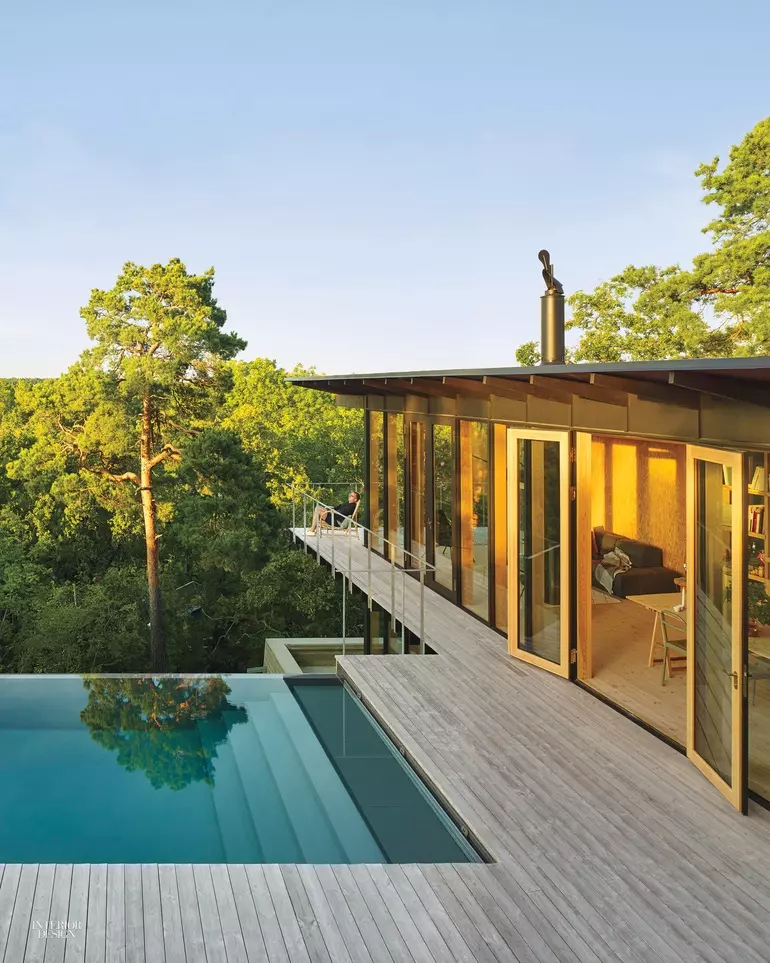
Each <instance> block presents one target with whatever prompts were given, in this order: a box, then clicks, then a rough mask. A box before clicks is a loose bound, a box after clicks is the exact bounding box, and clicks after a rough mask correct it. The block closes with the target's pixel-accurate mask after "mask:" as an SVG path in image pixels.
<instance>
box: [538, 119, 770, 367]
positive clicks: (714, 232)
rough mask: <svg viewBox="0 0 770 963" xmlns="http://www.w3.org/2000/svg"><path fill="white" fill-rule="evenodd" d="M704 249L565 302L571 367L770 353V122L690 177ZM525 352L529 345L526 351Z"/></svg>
mask: <svg viewBox="0 0 770 963" xmlns="http://www.w3.org/2000/svg"><path fill="white" fill-rule="evenodd" d="M695 173H696V176H697V177H698V178H700V182H701V186H702V188H703V191H704V194H703V201H704V203H706V204H709V205H714V207H715V208H717V209H718V213H717V216H716V217H715V218H714V219H713V220H712V221H711V222H710V223H709V224H707V225H706V227H705V228H704V229H703V230H704V233H705V234H707V235H708V236H709V237H710V240H711V244H712V246H711V248H710V250H708V251H706V252H704V253H703V254H699V255H698V256H697V257H696V258H695V259H694V261H693V264H692V266H691V267H690V268H687V269H683V268H681V267H680V266H679V265H672V266H668V267H663V268H661V267H654V266H646V267H634V266H629V267H627V268H626V269H625V270H624V271H622V272H621V273H620V274H617V275H616V276H615V277H613V278H611V279H610V280H609V281H605V282H604V283H602V284H600V285H599V286H598V287H597V288H595V289H594V290H593V291H591V292H588V293H586V292H583V291H578V292H576V293H575V294H573V295H572V297H571V298H570V299H569V304H570V305H571V307H572V319H571V321H570V322H569V323H568V325H567V327H568V328H572V329H576V330H578V331H580V332H581V336H580V340H579V341H578V344H577V346H576V348H575V349H574V351H573V352H572V354H571V360H574V361H622V360H629V361H637V360H639V361H643V360H655V359H664V358H679V357H730V356H733V355H762V354H768V353H770V117H768V118H766V119H765V120H762V121H760V123H758V124H757V126H756V127H755V128H754V129H753V130H751V131H749V133H748V134H747V135H746V137H745V138H744V139H743V141H742V142H741V143H740V144H738V145H737V146H735V147H733V148H732V149H731V151H730V157H729V160H728V162H727V164H726V165H725V166H724V167H722V168H720V160H719V158H718V157H715V158H714V160H713V161H711V163H708V164H702V165H701V166H700V167H699V168H698V170H697V171H696V172H695ZM524 347H525V348H526V349H527V350H530V349H531V345H530V346H524Z"/></svg>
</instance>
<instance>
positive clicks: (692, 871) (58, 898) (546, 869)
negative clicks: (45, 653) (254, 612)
mask: <svg viewBox="0 0 770 963" xmlns="http://www.w3.org/2000/svg"><path fill="white" fill-rule="evenodd" d="M333 538H339V536H329V537H328V538H327V539H325V540H322V551H323V552H324V553H326V552H327V551H329V550H330V546H329V542H330V541H331V539H333ZM340 541H341V538H340ZM327 546H328V547H327ZM337 548H338V549H339V544H338V545H337ZM353 548H354V549H355V551H356V553H357V554H358V557H359V559H360V560H362V561H363V563H364V564H363V565H360V566H359V564H358V563H356V565H355V567H361V568H363V569H365V568H366V559H365V552H364V550H363V547H362V546H361V545H360V544H359V543H356V544H355V545H354V546H353ZM376 568H377V572H376V575H375V577H374V579H373V581H374V583H375V597H378V598H379V599H380V601H381V602H382V604H383V605H388V600H389V599H390V578H389V572H388V567H387V565H386V563H385V562H382V561H378V562H377V564H376ZM355 578H356V579H359V578H360V579H361V581H362V584H363V583H364V582H365V581H366V580H367V579H368V576H367V575H366V574H365V573H364V574H363V575H362V576H355ZM408 587H409V589H410V591H409V592H408V593H407V594H406V621H407V624H408V625H410V626H411V627H412V628H415V629H416V627H417V621H416V620H417V619H418V618H419V615H418V610H417V598H418V593H417V585H416V583H412V584H410V585H409V586H408ZM397 596H398V601H399V604H400V597H401V596H400V592H399V593H397ZM426 599H427V600H428V605H427V608H426V624H425V629H426V637H427V639H428V641H429V642H430V645H431V647H433V648H434V649H436V651H437V652H438V653H439V654H437V655H435V656H426V657H423V658H420V657H415V656H388V657H382V656H368V657H366V656H353V657H345V658H343V659H342V660H341V661H340V672H341V674H343V675H344V676H345V677H346V678H347V679H348V680H349V682H350V684H351V685H352V686H353V688H354V689H355V690H356V691H357V692H359V693H360V694H361V696H362V698H363V700H364V701H365V702H366V704H367V705H368V706H370V708H371V709H372V711H374V712H375V713H376V715H377V716H378V717H380V718H381V720H382V721H383V722H384V723H385V725H386V726H387V728H388V729H389V730H390V731H391V733H392V735H393V736H394V738H395V739H396V740H397V742H398V743H399V745H401V746H403V747H404V749H405V751H406V753H407V755H408V756H409V758H410V759H411V760H413V762H414V763H415V764H416V765H417V766H418V767H419V768H420V769H421V770H422V771H423V772H424V773H425V775H426V776H427V777H428V779H429V780H430V781H431V782H433V783H434V784H435V786H436V787H437V788H438V789H439V790H440V791H441V793H442V794H443V795H444V796H445V797H446V798H447V800H448V801H449V803H450V805H451V807H452V808H453V809H454V810H455V812H456V813H457V815H458V816H459V817H460V819H461V820H462V822H463V823H464V824H466V825H467V826H468V827H469V829H470V831H471V832H472V833H473V834H474V835H475V836H477V837H478V839H479V840H480V841H481V842H482V843H483V845H484V846H485V847H486V848H487V849H488V850H489V852H490V853H491V854H492V856H493V857H494V858H495V860H496V862H495V863H493V864H490V865H484V864H474V865H443V866H438V865H420V866H417V865H409V866H363V865H361V866H269V865H266V866H261V865H256V866H255V865H248V866H243V865H229V866H208V865H196V866H187V865H177V866H170V865H160V866H158V865H141V866H140V865H125V866H113V865H110V866H98V865H92V866H74V867H72V866H55V867H54V866H42V865H41V866H37V865H27V866H23V867H19V866H7V867H5V868H4V871H3V869H2V868H0V872H2V879H1V880H0V960H3V963H22V961H33V960H34V961H44V963H48V961H49V960H50V961H58V963H70V961H94V963H97V961H98V963H102V961H105V960H106V961H120V963H124V961H125V963H133V961H141V963H163V961H166V963H176V961H179V963H198V961H200V963H204V961H205V963H239V961H244V963H255V961H263V960H269V961H284V963H285V961H294V960H302V961H325V963H337V961H351V963H358V961H369V960H372V961H380V960H381V961H386V963H388V961H392V963H399V961H405V963H432V961H444V960H464V961H469V963H470V961H473V960H483V961H488V963H495V961H501V963H502V961H508V960H510V961H519V963H578V961H580V963H583V961H597V960H600V961H605V960H607V961H618V960H623V961H629V963H647V961H650V963H652V961H664V963H680V961H686V963H703V961H706V963H765V961H766V960H767V959H768V946H770V813H768V812H767V811H765V810H763V809H761V808H759V807H755V806H752V808H751V812H750V816H749V817H748V818H746V817H742V816H740V815H738V814H737V813H735V812H734V811H733V810H732V809H731V808H730V807H729V805H728V804H727V802H726V801H724V800H723V799H722V797H721V796H720V795H719V794H718V793H717V792H716V791H715V790H714V789H712V787H711V786H710V785H709V783H708V782H707V781H706V780H705V779H703V777H701V776H700V775H699V773H698V772H697V771H696V770H695V768H694V767H693V766H691V765H690V764H689V763H688V762H687V760H686V759H685V758H684V757H683V756H682V755H680V754H679V753H677V752H676V751H674V750H673V749H670V748H669V747H667V746H666V745H665V744H664V743H662V742H661V741H660V740H658V739H656V738H654V737H653V736H651V735H650V734H649V733H647V732H645V731H644V730H642V729H641V728H639V727H637V726H635V725H634V724H633V723H631V722H630V721H629V720H627V719H625V718H624V717H623V716H621V715H619V714H618V713H616V712H614V711H613V710H612V709H610V708H609V707H607V706H606V705H604V704H603V703H601V702H600V701H599V700H597V699H595V698H593V697H592V696H591V695H590V694H588V693H587V692H585V691H583V690H582V689H580V688H579V687H577V686H574V685H571V684H570V683H568V682H565V681H563V680H561V679H557V678H556V677H554V676H551V675H549V674H547V673H545V672H542V671H540V670H538V669H535V668H532V667H530V666H527V665H523V664H519V663H517V662H514V661H513V660H511V659H510V658H509V657H508V656H507V655H506V654H505V647H504V643H503V640H502V638H501V637H500V636H498V635H496V634H495V633H494V632H492V631H491V630H489V629H487V628H486V627H484V626H483V625H482V624H481V623H480V622H478V621H477V620H476V619H474V618H472V617H471V616H469V615H466V614H464V613H462V612H461V611H460V610H458V609H457V608H456V607H455V606H452V605H451V604H449V603H447V602H446V601H445V600H443V599H441V598H440V597H439V596H436V595H434V594H433V593H427V594H426ZM52 919H53V920H58V919H64V920H69V921H70V923H71V924H72V923H74V924H75V928H74V929H73V930H72V933H71V935H69V936H68V938H67V939H64V938H60V937H52V938H49V939H47V940H44V939H42V938H40V937H39V936H38V932H39V930H37V929H33V923H34V921H38V920H40V921H45V920H52ZM78 923H80V924H81V925H82V929H78V928H77V924H78Z"/></svg>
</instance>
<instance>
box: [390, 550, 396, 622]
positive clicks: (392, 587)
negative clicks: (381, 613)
mask: <svg viewBox="0 0 770 963" xmlns="http://www.w3.org/2000/svg"><path fill="white" fill-rule="evenodd" d="M390 621H391V624H392V627H393V628H394V629H395V627H396V565H395V562H391V563H390Z"/></svg>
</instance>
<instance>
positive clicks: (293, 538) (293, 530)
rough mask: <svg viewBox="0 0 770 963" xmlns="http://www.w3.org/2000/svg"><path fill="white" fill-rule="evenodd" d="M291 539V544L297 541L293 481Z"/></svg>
mask: <svg viewBox="0 0 770 963" xmlns="http://www.w3.org/2000/svg"><path fill="white" fill-rule="evenodd" d="M291 541H292V544H293V545H296V543H297V497H296V494H295V491H294V482H292V483H291Z"/></svg>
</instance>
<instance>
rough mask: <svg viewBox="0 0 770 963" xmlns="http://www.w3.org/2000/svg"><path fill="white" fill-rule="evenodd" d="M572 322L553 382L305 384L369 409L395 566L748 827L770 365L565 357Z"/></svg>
mask: <svg viewBox="0 0 770 963" xmlns="http://www.w3.org/2000/svg"><path fill="white" fill-rule="evenodd" d="M557 283H558V282H557ZM550 293H553V292H552V291H549V294H550ZM547 297H548V296H546V298H544V299H543V300H544V302H546V300H547ZM544 311H546V313H547V310H546V309H544ZM544 318H545V314H544ZM545 320H546V321H548V319H547V318H545ZM552 321H553V318H551V319H550V321H549V323H545V324H544V337H545V343H544V345H543V348H544V352H543V354H544V357H545V358H548V359H549V360H550V361H551V363H543V364H541V365H539V366H537V367H532V368H489V369H480V370H466V369H462V370H450V371H405V372H396V373H378V374H352V375H340V376H334V377H331V376H322V377H312V378H310V377H305V378H299V379H293V380H294V382H295V383H296V384H299V385H302V386H305V387H307V388H311V389H319V390H324V391H330V392H333V393H334V394H335V395H336V396H337V398H338V402H339V403H340V404H343V405H348V406H354V407H359V408H362V409H364V411H365V420H366V438H367V451H366V454H367V459H366V486H365V495H364V499H365V507H366V517H367V522H366V524H367V527H368V528H369V529H371V532H372V534H370V536H369V538H370V540H371V547H372V549H373V550H374V551H376V552H379V554H381V555H383V556H385V557H387V560H388V561H389V562H390V563H392V564H393V565H395V566H400V567H407V568H411V569H415V570H419V569H420V567H421V565H422V566H423V567H424V573H423V574H424V578H425V580H426V586H427V587H428V589H429V590H430V591H432V592H434V593H438V594H439V595H441V596H442V597H444V598H445V599H448V600H450V601H451V602H452V603H454V604H455V605H456V606H459V607H461V608H462V609H464V610H466V611H467V612H469V613H471V614H472V615H473V616H475V618H476V619H478V620H480V621H481V622H482V623H484V624H485V625H486V626H488V627H489V630H491V631H494V632H497V633H499V635H500V636H501V637H502V638H501V641H502V642H504V644H507V651H508V653H509V655H510V657H511V659H518V660H523V661H525V662H528V663H531V664H534V665H536V666H538V667H539V668H540V669H542V670H543V671H544V672H549V673H554V674H556V675H558V676H562V677H563V678H564V679H565V680H569V681H571V682H573V683H575V684H577V685H580V686H583V687H585V688H586V689H588V690H590V691H591V692H593V693H595V694H596V695H597V696H598V697H599V698H601V699H603V700H605V701H609V702H611V703H612V704H613V705H615V706H616V707H618V708H619V709H621V710H623V711H624V712H625V713H626V714H627V715H630V716H631V717H632V718H634V719H635V720H637V721H639V722H640V723H642V724H643V725H645V726H646V727H647V728H650V729H652V730H654V731H655V732H656V733H658V734H660V735H662V736H663V737H664V738H666V739H667V740H668V741H670V742H671V743H673V744H675V745H676V746H677V747H679V748H681V749H683V750H685V751H686V753H687V756H688V758H689V759H690V760H691V761H692V763H693V764H694V765H695V766H697V767H698V769H700V770H701V771H702V773H703V774H704V775H705V776H706V778H707V779H709V780H710V781H711V783H713V784H714V786H716V787H717V788H718V789H719V790H720V791H721V792H722V793H724V795H725V796H726V797H727V798H728V799H729V800H730V801H731V802H732V804H733V805H734V806H735V807H736V808H738V809H739V810H741V811H742V812H747V809H748V795H749V794H751V795H752V797H753V798H756V799H757V801H760V802H761V801H767V800H770V626H768V625H767V624H766V623H770V600H768V597H767V595H766V594H765V590H766V587H767V585H768V580H769V579H770V563H769V562H768V560H767V556H766V552H765V542H766V538H767V533H768V526H767V517H768V514H770V457H769V453H770V410H769V409H770V358H741V359H729V360H719V359H705V360H700V359H699V360H677V361H662V362H651V363H613V364H564V363H563V349H562V347H561V345H563V333H562V332H560V331H559V330H558V324H557V325H556V329H555V328H554V325H553V323H552ZM557 322H558V318H557ZM560 354H561V359H560V357H559V356H560ZM560 360H561V361H562V363H559V362H560ZM384 540H388V542H387V543H386V542H385V541H384ZM617 550H619V551H617ZM629 565H630V567H628V566H629ZM414 577H418V576H417V572H416V571H415V573H414ZM683 603H684V605H683ZM506 640H507V642H506ZM664 659H665V661H663V660H664ZM565 684H566V682H565Z"/></svg>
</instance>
